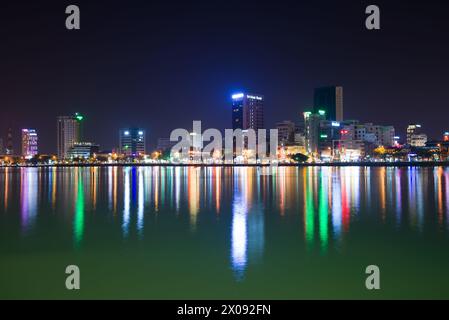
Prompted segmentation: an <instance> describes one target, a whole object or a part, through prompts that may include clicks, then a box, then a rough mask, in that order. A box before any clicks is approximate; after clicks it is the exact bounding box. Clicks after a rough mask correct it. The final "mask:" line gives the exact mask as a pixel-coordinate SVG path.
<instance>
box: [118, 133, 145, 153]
mask: <svg viewBox="0 0 449 320" xmlns="http://www.w3.org/2000/svg"><path fill="white" fill-rule="evenodd" d="M120 153H121V154H123V155H125V156H128V157H136V156H139V155H143V154H145V130H144V129H138V128H128V129H122V130H120Z"/></svg>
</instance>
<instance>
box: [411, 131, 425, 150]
mask: <svg viewBox="0 0 449 320" xmlns="http://www.w3.org/2000/svg"><path fill="white" fill-rule="evenodd" d="M426 143H427V135H426V134H424V133H418V134H412V135H411V136H410V146H412V147H425V146H426Z"/></svg>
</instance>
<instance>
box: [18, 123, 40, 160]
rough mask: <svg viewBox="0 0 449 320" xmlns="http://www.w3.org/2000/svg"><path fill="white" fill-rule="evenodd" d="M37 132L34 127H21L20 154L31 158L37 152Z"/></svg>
mask: <svg viewBox="0 0 449 320" xmlns="http://www.w3.org/2000/svg"><path fill="white" fill-rule="evenodd" d="M37 141H38V139H37V132H36V130H34V129H22V156H23V157H25V158H28V159H30V158H32V157H34V156H35V155H37V154H38V146H37Z"/></svg>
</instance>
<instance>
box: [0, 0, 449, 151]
mask: <svg viewBox="0 0 449 320" xmlns="http://www.w3.org/2000/svg"><path fill="white" fill-rule="evenodd" d="M11 2H12V1H11ZM70 4H76V5H78V6H79V7H80V10H81V30H79V31H73V30H67V29H66V28H65V19H66V17H67V15H66V14H65V8H66V6H67V5H70ZM369 4H377V5H378V6H379V7H380V9H381V28H382V29H381V30H380V31H368V30H367V29H366V28H365V18H366V14H365V8H366V6H367V5H369ZM448 9H449V4H448V1H436V0H432V1H395V0H389V1H356V0H344V1H321V0H314V1H300V0H298V1H281V0H277V1H272V2H268V1H246V0H242V1H229V0H227V1H212V0H209V1H167V0H166V1H151V0H150V1H133V0H129V1H112V0H108V1H97V0H95V1H94V0H89V1H78V0H74V1H73V0H72V1H63V0H60V1H54V2H53V3H52V2H49V1H20V3H19V2H18V1H17V3H14V4H5V3H2V4H1V5H0V40H1V45H0V137H2V138H3V139H4V140H6V133H7V128H8V127H12V128H13V130H14V131H13V132H14V135H15V149H16V151H18V150H20V149H19V144H18V143H19V130H20V128H22V127H30V128H36V129H37V130H38V132H39V136H40V137H39V138H40V151H41V152H46V153H48V152H56V117H57V116H58V115H69V114H73V113H75V112H81V113H83V114H84V115H85V116H86V122H85V136H86V139H85V140H88V141H94V142H97V143H99V144H100V145H101V147H102V149H105V150H108V149H109V150H110V149H111V148H113V147H115V146H117V144H118V130H119V128H121V127H126V126H141V127H144V128H146V129H147V139H148V146H149V147H150V148H151V147H154V146H155V145H156V141H157V138H159V137H168V136H169V134H170V132H171V130H173V129H175V128H180V127H182V128H191V125H192V120H202V121H203V126H204V127H205V128H210V127H214V128H219V129H224V128H230V127H231V101H230V95H231V94H232V93H235V92H237V91H240V90H245V91H248V92H252V93H256V94H263V95H264V96H265V121H266V125H267V127H273V126H274V124H275V123H276V122H277V121H282V120H293V121H298V120H299V119H300V117H301V113H302V111H303V110H304V109H305V108H307V107H308V106H311V105H312V102H313V88H314V87H319V86H326V85H334V84H336V85H342V86H343V87H344V98H345V101H344V105H345V118H346V119H359V120H361V121H363V122H374V123H378V124H384V125H394V126H395V127H396V131H397V134H398V135H400V136H402V137H404V136H405V127H406V125H407V124H408V123H412V122H419V123H421V124H422V125H423V126H424V130H425V131H426V132H427V133H428V134H429V135H430V137H434V138H440V136H441V135H442V133H443V131H449V121H448V115H449V103H448V101H449V90H448V73H449V72H448V71H449V41H448V38H449V37H448V34H449V32H448V31H449V20H448V18H447V17H448V14H449V10H448Z"/></svg>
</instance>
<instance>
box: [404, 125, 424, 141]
mask: <svg viewBox="0 0 449 320" xmlns="http://www.w3.org/2000/svg"><path fill="white" fill-rule="evenodd" d="M421 129H422V127H421V125H420V124H410V125H409V126H408V127H407V144H408V145H411V144H412V136H413V135H416V134H420V133H421Z"/></svg>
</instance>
